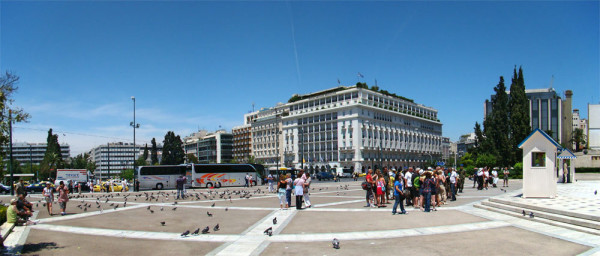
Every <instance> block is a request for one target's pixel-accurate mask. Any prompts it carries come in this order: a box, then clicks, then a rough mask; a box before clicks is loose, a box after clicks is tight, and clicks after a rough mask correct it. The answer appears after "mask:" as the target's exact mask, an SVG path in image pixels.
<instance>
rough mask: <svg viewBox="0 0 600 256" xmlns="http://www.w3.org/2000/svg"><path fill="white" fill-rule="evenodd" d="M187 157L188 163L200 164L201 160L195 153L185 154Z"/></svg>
mask: <svg viewBox="0 0 600 256" xmlns="http://www.w3.org/2000/svg"><path fill="white" fill-rule="evenodd" d="M185 156H186V157H187V162H188V163H192V164H199V163H200V161H199V160H198V158H197V157H196V155H194V154H191V153H190V154H187V155H185Z"/></svg>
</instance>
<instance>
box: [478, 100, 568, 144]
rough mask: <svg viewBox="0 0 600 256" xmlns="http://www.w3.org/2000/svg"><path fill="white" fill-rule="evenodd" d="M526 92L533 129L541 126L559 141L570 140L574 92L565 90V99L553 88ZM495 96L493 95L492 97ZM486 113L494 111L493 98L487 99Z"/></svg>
mask: <svg viewBox="0 0 600 256" xmlns="http://www.w3.org/2000/svg"><path fill="white" fill-rule="evenodd" d="M506 93H510V92H506ZM525 94H526V96H527V99H528V100H529V124H530V125H531V129H532V130H533V129H536V128H539V129H541V130H543V131H546V132H548V133H549V135H551V136H552V138H554V140H556V141H558V142H559V143H566V142H568V141H570V140H571V134H572V130H573V124H572V122H573V117H572V112H571V105H572V103H571V99H572V96H573V92H572V91H571V90H567V91H565V99H564V100H563V99H562V98H561V97H560V96H559V95H558V94H557V93H556V91H555V90H554V89H553V88H547V89H526V90H525ZM494 96H495V95H492V96H491V98H493V97H494ZM509 97H510V94H509ZM484 113H485V117H487V116H488V115H490V114H491V113H492V102H491V100H485V104H484ZM485 117H484V118H485Z"/></svg>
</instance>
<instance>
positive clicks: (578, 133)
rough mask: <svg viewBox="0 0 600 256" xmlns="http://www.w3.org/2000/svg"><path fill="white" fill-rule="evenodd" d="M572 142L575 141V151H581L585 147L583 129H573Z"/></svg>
mask: <svg viewBox="0 0 600 256" xmlns="http://www.w3.org/2000/svg"><path fill="white" fill-rule="evenodd" d="M571 143H575V151H579V150H581V149H584V148H585V134H584V133H583V129H581V128H576V129H575V130H574V131H573V138H572V139H571Z"/></svg>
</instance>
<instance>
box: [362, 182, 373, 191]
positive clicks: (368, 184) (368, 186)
mask: <svg viewBox="0 0 600 256" xmlns="http://www.w3.org/2000/svg"><path fill="white" fill-rule="evenodd" d="M360 186H361V187H362V189H363V190H368V189H371V183H369V182H366V181H364V182H363V183H362V184H360Z"/></svg>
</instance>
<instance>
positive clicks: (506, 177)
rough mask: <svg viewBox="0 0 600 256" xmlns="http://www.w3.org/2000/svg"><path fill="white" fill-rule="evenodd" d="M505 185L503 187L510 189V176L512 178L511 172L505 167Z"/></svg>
mask: <svg viewBox="0 0 600 256" xmlns="http://www.w3.org/2000/svg"><path fill="white" fill-rule="evenodd" d="M503 174H504V183H503V184H502V187H508V176H510V171H509V170H508V167H504V173H503Z"/></svg>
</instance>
